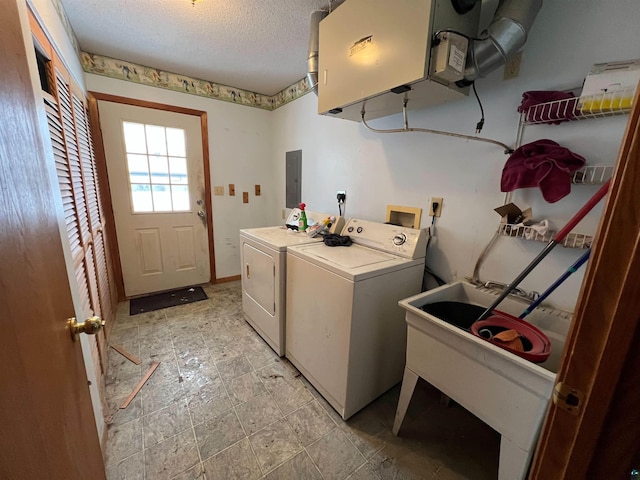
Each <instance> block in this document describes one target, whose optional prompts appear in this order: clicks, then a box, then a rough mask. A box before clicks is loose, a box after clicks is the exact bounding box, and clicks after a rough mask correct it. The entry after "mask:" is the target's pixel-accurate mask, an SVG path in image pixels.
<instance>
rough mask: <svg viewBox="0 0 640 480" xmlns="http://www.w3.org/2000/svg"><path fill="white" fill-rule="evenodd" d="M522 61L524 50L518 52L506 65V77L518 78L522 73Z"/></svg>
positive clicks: (507, 78)
mask: <svg viewBox="0 0 640 480" xmlns="http://www.w3.org/2000/svg"><path fill="white" fill-rule="evenodd" d="M521 62H522V52H518V53H516V54H515V55H514V56H513V57H511V58H510V59H509V60H508V61H507V63H506V64H505V65H504V77H503V78H504V79H505V80H509V79H510V78H516V77H518V76H519V75H520V63H521Z"/></svg>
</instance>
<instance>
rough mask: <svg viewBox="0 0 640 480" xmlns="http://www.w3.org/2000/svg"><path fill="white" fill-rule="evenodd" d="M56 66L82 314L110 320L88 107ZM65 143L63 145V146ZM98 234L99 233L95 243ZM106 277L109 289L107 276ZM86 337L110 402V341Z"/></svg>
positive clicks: (62, 167) (60, 164) (65, 191)
mask: <svg viewBox="0 0 640 480" xmlns="http://www.w3.org/2000/svg"><path fill="white" fill-rule="evenodd" d="M54 72H55V74H54V77H55V82H54V84H55V93H56V97H57V99H53V100H57V105H55V103H54V102H52V101H51V100H52V99H49V98H48V97H46V98H45V102H48V103H49V104H50V105H48V111H49V110H50V111H51V115H49V116H50V120H49V127H50V131H51V138H52V143H54V150H56V145H55V143H57V141H54V138H58V139H60V140H61V141H60V142H59V143H60V150H59V151H58V152H57V153H56V152H55V151H54V155H55V156H56V166H57V168H58V180H59V183H60V193H61V195H62V201H63V205H64V208H65V221H66V225H67V235H68V236H69V242H70V247H71V255H72V258H73V263H74V268H75V276H76V280H77V283H78V288H79V291H80V299H81V303H82V309H83V315H84V317H85V318H88V317H90V316H92V315H96V316H99V317H101V318H103V319H104V320H106V321H108V322H111V321H112V320H113V314H112V308H111V299H110V297H109V295H107V296H106V299H105V300H104V301H103V300H102V299H101V294H100V282H99V278H98V275H99V274H98V270H99V265H100V264H102V263H104V262H105V259H104V255H105V253H106V252H105V249H104V246H103V241H102V238H101V237H102V235H103V232H102V227H101V225H97V226H95V227H93V228H92V218H91V217H92V210H93V211H95V210H96V207H95V204H96V203H97V201H96V198H97V194H96V192H97V188H96V183H97V179H96V177H95V168H94V164H93V150H92V147H91V140H90V135H89V130H88V124H87V116H86V110H85V106H84V103H83V100H82V99H81V98H80V97H79V96H78V95H76V94H74V92H73V90H72V86H71V85H70V82H69V81H68V80H67V75H65V74H64V73H62V72H61V71H60V70H58V68H56V67H54ZM54 114H55V115H54ZM62 146H64V150H62V149H61V148H62ZM93 216H94V217H95V216H96V215H95V214H94V215H93ZM98 221H99V213H98ZM95 237H99V239H98V243H99V245H97V246H96V244H95V242H96V238H95ZM96 255H101V256H102V257H103V258H102V259H99V258H97V257H96ZM104 283H105V284H106V288H107V289H109V281H108V278H107V279H106V281H105V282H104ZM107 292H108V290H107ZM88 340H89V345H90V348H91V356H92V357H93V360H94V364H95V367H96V371H95V374H96V377H97V378H98V386H99V390H100V393H101V396H102V401H103V402H104V403H105V404H106V399H105V397H104V373H105V370H106V350H107V344H106V338H105V334H104V330H102V331H100V332H98V334H97V335H94V336H92V337H90V338H89V339H88Z"/></svg>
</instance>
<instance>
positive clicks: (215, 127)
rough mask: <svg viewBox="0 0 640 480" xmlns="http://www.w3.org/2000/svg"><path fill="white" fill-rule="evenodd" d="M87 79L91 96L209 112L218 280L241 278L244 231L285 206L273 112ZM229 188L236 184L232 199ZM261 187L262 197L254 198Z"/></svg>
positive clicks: (104, 79)
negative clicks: (274, 155)
mask: <svg viewBox="0 0 640 480" xmlns="http://www.w3.org/2000/svg"><path fill="white" fill-rule="evenodd" d="M85 78H86V84H87V89H88V90H89V91H95V92H101V93H108V94H112V95H120V96H123V97H130V98H137V99H141V100H147V101H151V102H159V103H164V104H168V105H178V106H181V107H186V108H192V109H196V110H202V111H205V112H207V120H208V126H209V161H210V166H211V185H212V187H213V186H215V185H223V186H224V190H225V195H224V196H212V203H213V229H214V248H215V261H216V277H217V278H226V277H230V276H234V275H239V274H240V250H239V243H240V241H239V230H240V229H241V228H248V227H261V226H268V225H271V224H272V223H271V221H270V220H272V219H273V213H272V212H274V211H276V210H277V209H278V208H279V205H280V202H279V197H278V195H279V192H277V191H276V178H277V177H276V176H275V173H274V169H273V165H272V161H271V152H272V151H273V147H272V141H273V140H272V139H273V135H272V126H271V123H270V121H271V118H272V115H273V113H272V112H269V111H266V110H260V109H257V108H252V107H246V106H242V105H234V104H232V103H228V102H222V101H219V100H212V99H207V98H203V97H197V96H194V95H188V94H186V93H179V92H173V91H170V90H163V89H161V88H155V87H148V86H144V85H138V84H135V83H130V82H125V81H122V80H115V79H112V78H107V77H102V76H98V75H93V74H86V77H85ZM230 183H233V184H235V191H236V194H235V196H233V197H231V196H229V191H228V186H229V184H230ZM257 184H259V185H260V186H261V195H260V196H259V197H256V196H255V195H254V186H255V185H257ZM278 187H279V185H278ZM212 190H213V188H212ZM242 192H249V203H247V204H244V203H242ZM212 193H213V192H212Z"/></svg>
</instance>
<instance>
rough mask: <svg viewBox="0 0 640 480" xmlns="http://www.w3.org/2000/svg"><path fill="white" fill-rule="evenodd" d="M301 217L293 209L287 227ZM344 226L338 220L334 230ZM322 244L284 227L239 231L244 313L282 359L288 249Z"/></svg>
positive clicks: (311, 215) (316, 217)
mask: <svg viewBox="0 0 640 480" xmlns="http://www.w3.org/2000/svg"><path fill="white" fill-rule="evenodd" d="M299 214H300V211H299V210H298V209H297V208H294V209H293V210H292V211H291V213H290V214H289V217H288V218H287V221H286V224H288V225H296V224H297V219H298V217H299ZM307 217H308V219H309V220H310V222H311V223H313V222H315V221H321V220H323V219H325V218H327V217H329V215H328V214H322V213H315V212H307ZM343 226H344V219H343V218H342V217H338V218H337V219H336V221H335V222H334V223H333V225H332V227H331V230H332V231H340V229H341V228H342V227H343ZM321 241H322V237H320V236H318V237H315V238H310V237H309V236H308V235H307V234H306V233H304V232H298V231H295V230H291V229H289V228H287V227H285V226H277V227H264V228H250V229H243V230H240V258H241V262H242V311H243V314H244V317H245V319H246V320H247V322H249V324H250V325H251V326H252V327H253V328H254V329H255V330H256V331H257V332H258V334H259V335H260V336H261V337H262V338H263V339H264V340H265V341H266V342H267V343H268V344H269V345H270V346H271V348H273V350H275V352H276V353H277V354H278V355H280V356H283V355H284V352H285V337H284V332H285V321H286V314H285V293H286V289H285V285H286V258H287V257H286V253H287V247H289V246H291V245H302V244H308V243H318V242H321Z"/></svg>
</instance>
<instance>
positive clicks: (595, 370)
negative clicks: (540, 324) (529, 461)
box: [530, 88, 640, 479]
mask: <svg viewBox="0 0 640 480" xmlns="http://www.w3.org/2000/svg"><path fill="white" fill-rule="evenodd" d="M639 128H640V88H639V89H638V90H637V93H636V96H635V99H634V108H633V110H632V112H631V114H630V117H629V120H628V124H627V130H626V133H625V136H624V139H623V142H622V146H621V149H620V153H619V157H618V162H617V166H616V170H615V173H614V176H613V179H612V183H611V188H610V190H609V196H608V199H607V203H606V206H605V209H604V212H603V214H602V218H601V220H600V225H599V228H598V233H597V234H596V238H595V242H594V246H593V251H592V254H591V260H590V261H589V265H588V268H587V272H586V274H585V279H584V282H583V285H582V289H581V291H580V296H579V298H578V303H577V307H576V313H575V316H574V320H573V324H572V327H571V330H570V333H569V336H568V337H567V340H566V343H565V348H564V352H563V357H562V364H561V366H560V370H559V372H558V375H557V380H556V381H557V382H563V383H564V384H566V385H569V386H570V387H572V388H575V389H577V390H579V391H581V392H582V393H584V396H585V401H584V402H583V405H582V407H581V409H580V410H579V412H578V414H577V415H572V414H570V413H568V412H566V411H564V410H560V409H559V408H558V407H556V406H555V405H554V404H551V405H550V408H549V412H548V414H547V418H546V420H545V423H544V426H543V430H542V434H541V437H540V442H539V444H538V449H537V451H536V454H535V458H534V462H533V465H532V471H531V476H530V478H534V479H548V478H571V479H574V478H576V479H577V478H602V477H598V476H592V475H591V472H592V469H593V470H597V471H606V472H607V475H608V477H610V478H629V475H630V470H631V466H630V462H631V460H632V456H633V455H634V454H636V455H637V452H635V451H634V450H635V449H636V448H637V441H638V440H637V439H638V437H637V436H638V435H639V434H640V419H639V418H638V415H637V413H635V412H637V408H635V409H633V411H628V410H618V411H614V410H613V409H612V408H611V407H612V406H613V405H616V404H618V403H620V402H623V401H624V400H623V398H616V392H617V391H621V393H622V394H623V395H624V398H627V397H628V396H633V392H632V391H630V390H629V389H630V388H634V389H635V390H636V392H637V389H638V385H639V384H640V369H635V370H634V369H633V368H629V365H630V364H631V363H630V362H632V361H633V358H634V355H635V356H636V357H637V356H638V353H637V347H636V344H634V343H633V341H632V340H633V339H634V338H638V336H640V334H639V329H640V274H639V273H638V272H640V220H639V219H640V199H639V198H638V194H637V192H638V187H639V184H640V129H639ZM623 371H624V372H625V374H626V375H627V377H625V378H621V372H623ZM620 389H621V390H620ZM635 395H636V397H637V393H636V394H635ZM624 422H626V423H627V424H628V425H629V427H630V432H629V433H630V434H631V435H632V436H633V435H635V438H633V439H631V442H632V445H628V446H626V447H625V446H624V445H617V448H624V452H625V453H624V455H623V454H621V453H619V454H618V455H615V456H614V455H609V456H607V455H600V454H599V451H598V445H599V441H601V439H602V438H606V436H605V437H602V435H607V433H606V432H608V431H609V429H610V428H611V427H614V428H615V425H619V424H620V423H624ZM625 440H626V441H627V442H629V441H630V438H629V435H628V434H627V436H626V437H625ZM622 443H624V442H622ZM621 456H624V457H625V458H624V459H623V458H620V457H621ZM624 475H626V477H625V476H624Z"/></svg>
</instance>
